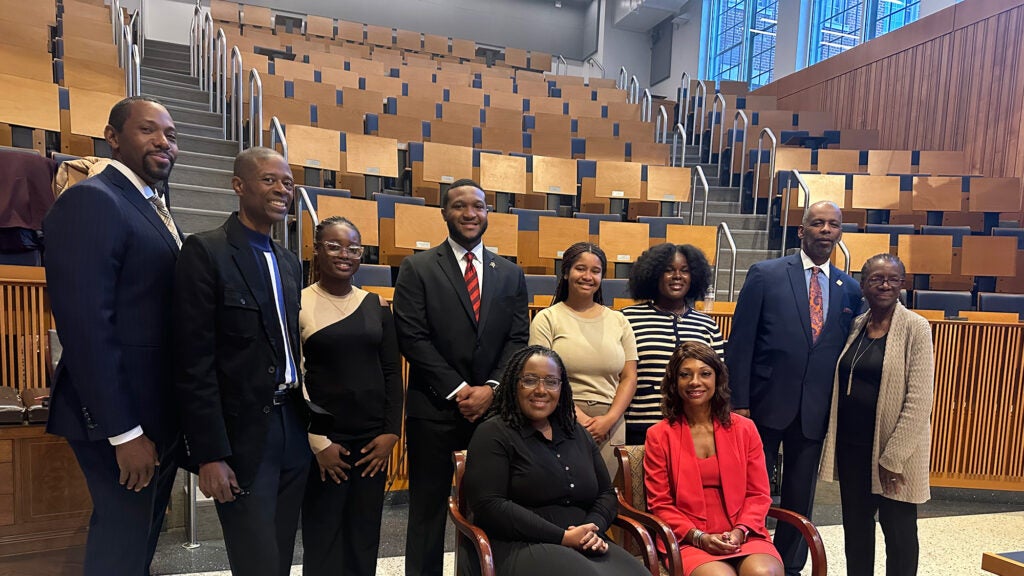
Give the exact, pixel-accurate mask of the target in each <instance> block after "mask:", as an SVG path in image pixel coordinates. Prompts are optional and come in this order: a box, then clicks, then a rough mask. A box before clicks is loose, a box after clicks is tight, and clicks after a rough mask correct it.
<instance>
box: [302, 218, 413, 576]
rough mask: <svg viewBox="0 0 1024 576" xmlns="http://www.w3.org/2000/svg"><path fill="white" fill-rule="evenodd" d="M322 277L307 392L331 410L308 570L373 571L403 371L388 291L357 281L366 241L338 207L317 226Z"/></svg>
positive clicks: (313, 476)
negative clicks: (371, 289) (337, 213)
mask: <svg viewBox="0 0 1024 576" xmlns="http://www.w3.org/2000/svg"><path fill="white" fill-rule="evenodd" d="M313 246H314V253H313V265H314V266H315V267H316V270H317V272H318V273H319V281H318V282H317V283H315V284H313V285H311V286H309V287H308V288H306V289H305V290H303V291H302V310H301V312H300V313H299V332H300V336H301V338H302V350H303V362H304V369H305V389H306V392H307V394H308V396H309V399H310V400H311V401H312V402H313V403H314V404H316V405H318V406H320V407H321V408H323V409H325V410H326V411H328V412H330V414H331V415H332V416H333V417H334V425H333V430H332V431H331V433H330V434H328V435H327V436H318V435H313V434H310V436H309V443H310V447H311V448H312V449H313V452H314V453H315V454H316V461H315V462H314V463H313V465H312V468H311V469H310V474H309V479H308V482H307V484H306V496H305V501H304V502H303V506H302V541H303V549H304V552H303V559H302V565H303V574H313V575H320V574H323V575H328V574H329V575H336V574H346V575H352V576H357V575H366V576H372V575H373V574H374V573H376V566H377V548H378V544H379V542H380V522H381V512H382V510H383V507H384V484H385V481H386V480H387V464H388V458H389V457H390V455H391V450H392V448H393V447H394V446H395V443H396V442H397V441H398V436H399V434H400V432H401V420H402V375H401V366H400V357H399V352H398V342H397V339H396V336H395V327H394V321H393V320H392V317H391V310H390V308H389V307H388V304H387V302H386V301H384V299H383V298H380V297H379V296H377V295H374V294H370V293H368V292H366V291H364V290H361V289H359V288H357V287H355V286H353V285H352V276H353V275H354V274H355V273H356V271H357V270H359V259H360V258H361V257H362V255H363V247H362V245H361V238H360V235H359V230H358V229H357V228H356V227H355V225H354V224H352V223H351V222H349V221H348V220H346V219H345V218H341V217H339V216H332V217H330V218H327V219H325V220H324V221H322V222H321V223H320V224H319V225H318V226H317V227H316V230H315V232H314V245H313Z"/></svg>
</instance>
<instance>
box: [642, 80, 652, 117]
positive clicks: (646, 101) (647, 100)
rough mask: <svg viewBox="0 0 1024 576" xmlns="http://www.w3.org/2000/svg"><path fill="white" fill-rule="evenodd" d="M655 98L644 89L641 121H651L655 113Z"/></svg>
mask: <svg viewBox="0 0 1024 576" xmlns="http://www.w3.org/2000/svg"><path fill="white" fill-rule="evenodd" d="M653 102H654V96H651V91H650V90H648V89H647V88H644V91H643V95H642V96H641V98H640V120H641V121H643V122H650V121H651V113H652V112H653V110H652V107H653Z"/></svg>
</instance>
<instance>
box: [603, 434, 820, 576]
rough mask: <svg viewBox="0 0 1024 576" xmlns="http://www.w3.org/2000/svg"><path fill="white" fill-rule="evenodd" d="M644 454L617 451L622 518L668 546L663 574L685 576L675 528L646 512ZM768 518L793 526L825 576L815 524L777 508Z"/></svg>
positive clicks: (814, 571) (814, 574)
mask: <svg viewBox="0 0 1024 576" xmlns="http://www.w3.org/2000/svg"><path fill="white" fill-rule="evenodd" d="M645 453H646V447H645V446H618V447H616V448H615V454H616V456H618V458H619V469H620V470H621V471H622V474H619V475H618V476H616V481H617V482H618V483H619V485H618V486H616V489H617V492H618V495H619V514H620V515H623V516H627V517H629V518H632V519H633V520H636V521H637V522H639V523H640V524H642V525H643V526H644V528H646V529H647V530H648V531H649V532H650V533H651V534H652V535H653V537H654V538H653V539H659V538H660V539H661V540H662V543H663V544H664V545H665V550H666V554H665V561H666V564H667V567H668V570H667V572H666V571H664V567H662V570H663V572H662V574H670V575H672V576H675V575H677V574H682V573H683V560H682V556H681V555H680V553H679V543H678V542H677V541H676V537H675V534H674V533H673V532H672V528H670V527H669V525H668V524H666V523H665V522H664V521H662V520H661V519H660V518H658V517H657V516H655V515H653V514H651V513H649V512H648V511H647V490H646V488H645V487H644V454H645ZM768 517H770V518H775V519H777V520H779V521H781V522H785V523H787V524H791V525H792V526H793V527H794V528H796V529H797V530H798V531H799V532H800V534H802V535H803V537H804V540H806V541H807V546H808V548H809V549H810V555H811V576H825V574H826V570H827V568H828V567H827V565H826V560H825V545H824V544H823V543H822V541H821V535H820V534H818V529H817V528H816V527H815V526H814V524H812V523H811V521H810V520H808V519H807V518H806V517H804V516H802V515H800V514H797V513H796V512H793V511H790V510H786V509H784V508H777V507H775V506H772V507H771V508H770V509H769V510H768Z"/></svg>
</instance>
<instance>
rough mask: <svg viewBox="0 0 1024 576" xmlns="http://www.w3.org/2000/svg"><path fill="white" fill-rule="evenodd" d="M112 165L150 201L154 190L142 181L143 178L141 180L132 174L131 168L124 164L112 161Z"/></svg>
mask: <svg viewBox="0 0 1024 576" xmlns="http://www.w3.org/2000/svg"><path fill="white" fill-rule="evenodd" d="M110 165H111V166H113V167H114V168H117V171H118V172H120V173H121V174H124V177H125V178H127V179H128V181H129V182H131V183H132V184H134V185H135V189H136V190H138V191H139V192H141V193H142V197H143V198H145V199H146V200H149V198H150V197H151V196H153V194H154V192H153V189H152V188H150V187H149V186H147V185H146V183H145V182H143V181H142V178H139V175H138V174H136V173H135V172H132V169H131V168H129V167H127V166H125V165H124V164H122V163H121V162H119V161H117V160H111V161H110Z"/></svg>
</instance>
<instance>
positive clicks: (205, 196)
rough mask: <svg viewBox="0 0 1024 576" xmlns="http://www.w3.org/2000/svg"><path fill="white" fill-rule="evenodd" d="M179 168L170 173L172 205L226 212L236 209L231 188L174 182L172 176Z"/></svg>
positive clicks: (235, 197)
mask: <svg viewBox="0 0 1024 576" xmlns="http://www.w3.org/2000/svg"><path fill="white" fill-rule="evenodd" d="M179 169H180V167H176V168H175V169H174V172H173V173H172V175H171V202H172V207H175V208H177V207H181V208H188V209H190V210H205V211H208V212H217V213H228V212H233V211H235V210H238V196H237V195H236V194H235V192H234V191H233V190H224V189H222V188H211V187H209V186H194V185H190V184H175V183H174V177H175V176H176V175H177V173H178V171H179Z"/></svg>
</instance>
